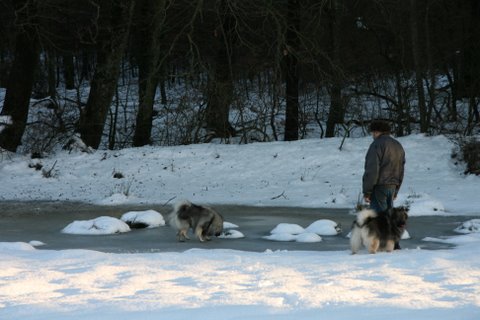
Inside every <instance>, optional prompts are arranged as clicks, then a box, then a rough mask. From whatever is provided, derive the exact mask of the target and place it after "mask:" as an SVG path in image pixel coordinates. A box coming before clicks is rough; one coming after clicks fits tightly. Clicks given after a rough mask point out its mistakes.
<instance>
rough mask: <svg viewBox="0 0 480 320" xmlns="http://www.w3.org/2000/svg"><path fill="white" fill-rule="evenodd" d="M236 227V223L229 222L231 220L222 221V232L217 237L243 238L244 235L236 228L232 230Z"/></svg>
mask: <svg viewBox="0 0 480 320" xmlns="http://www.w3.org/2000/svg"><path fill="white" fill-rule="evenodd" d="M236 228H238V225H236V224H234V223H231V222H228V221H224V222H223V232H222V233H221V234H220V235H219V236H218V237H219V238H221V239H241V238H245V235H244V234H243V233H242V232H240V231H238V230H234V229H236Z"/></svg>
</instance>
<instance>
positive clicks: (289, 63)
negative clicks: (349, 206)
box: [284, 0, 300, 141]
mask: <svg viewBox="0 0 480 320" xmlns="http://www.w3.org/2000/svg"><path fill="white" fill-rule="evenodd" d="M287 10H288V12H287V43H286V49H285V62H286V72H285V74H286V75H285V77H286V79H285V80H286V81H285V86H286V88H285V89H286V102H287V106H286V112H285V139H284V140H285V141H292V140H298V128H299V124H298V120H299V119H298V107H299V106H298V58H297V54H298V49H299V46H300V45H299V35H298V32H299V31H300V1H299V0H288V7H287Z"/></svg>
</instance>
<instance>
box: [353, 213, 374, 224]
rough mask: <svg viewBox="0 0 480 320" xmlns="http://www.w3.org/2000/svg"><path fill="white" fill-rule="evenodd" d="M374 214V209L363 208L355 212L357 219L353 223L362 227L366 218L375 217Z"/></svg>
mask: <svg viewBox="0 0 480 320" xmlns="http://www.w3.org/2000/svg"><path fill="white" fill-rule="evenodd" d="M376 216H377V213H376V212H375V211H373V210H370V209H364V210H362V211H360V212H359V213H357V219H356V220H355V223H356V224H357V225H358V226H359V227H362V226H363V225H364V224H365V222H366V221H367V220H368V219H372V218H375V217H376Z"/></svg>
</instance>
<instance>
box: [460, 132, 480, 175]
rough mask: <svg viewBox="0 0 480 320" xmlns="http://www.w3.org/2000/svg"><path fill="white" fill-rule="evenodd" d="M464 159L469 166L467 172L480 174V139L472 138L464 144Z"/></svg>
mask: <svg viewBox="0 0 480 320" xmlns="http://www.w3.org/2000/svg"><path fill="white" fill-rule="evenodd" d="M461 147H462V153H463V160H464V161H465V163H466V165H467V168H466V170H465V174H471V173H473V174H476V175H480V141H479V140H478V139H476V138H471V139H469V140H467V141H465V142H464V143H463V144H462V145H461Z"/></svg>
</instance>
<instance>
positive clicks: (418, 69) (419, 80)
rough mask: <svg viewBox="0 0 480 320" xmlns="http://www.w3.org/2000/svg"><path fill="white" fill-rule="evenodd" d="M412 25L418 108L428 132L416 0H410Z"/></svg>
mask: <svg viewBox="0 0 480 320" xmlns="http://www.w3.org/2000/svg"><path fill="white" fill-rule="evenodd" d="M410 27H411V34H412V53H413V64H414V68H415V86H416V91H417V97H418V109H419V112H420V132H423V133H426V132H428V128H429V123H428V122H427V106H426V103H425V88H424V86H423V68H422V64H423V61H422V54H421V48H420V40H419V29H418V8H417V1H416V0H410Z"/></svg>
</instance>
